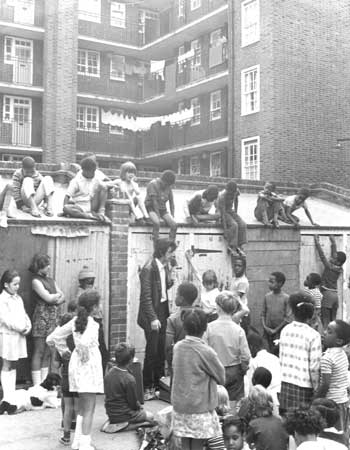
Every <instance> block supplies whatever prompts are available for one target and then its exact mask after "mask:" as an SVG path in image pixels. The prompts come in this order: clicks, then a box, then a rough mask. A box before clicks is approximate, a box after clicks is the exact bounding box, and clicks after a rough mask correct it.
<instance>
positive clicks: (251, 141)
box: [241, 136, 260, 180]
mask: <svg viewBox="0 0 350 450" xmlns="http://www.w3.org/2000/svg"><path fill="white" fill-rule="evenodd" d="M252 145H256V160H257V162H256V166H257V167H256V176H255V177H251V174H250V170H249V171H248V169H250V166H248V165H246V151H247V150H248V151H250V149H249V148H247V146H252ZM248 156H249V155H248ZM241 176H242V179H244V180H260V136H252V137H249V138H244V139H242V148H241Z"/></svg>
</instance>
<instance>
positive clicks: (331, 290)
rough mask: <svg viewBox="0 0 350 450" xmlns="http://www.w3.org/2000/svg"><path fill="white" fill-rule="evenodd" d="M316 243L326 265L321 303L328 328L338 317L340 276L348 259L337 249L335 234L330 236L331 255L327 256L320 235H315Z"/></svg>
mask: <svg viewBox="0 0 350 450" xmlns="http://www.w3.org/2000/svg"><path fill="white" fill-rule="evenodd" d="M314 239H315V245H316V249H317V252H318V254H319V256H320V259H321V261H322V263H323V265H324V271H323V274H322V276H321V280H322V288H321V291H322V295H323V298H322V304H321V318H322V325H323V328H324V329H326V328H327V326H328V324H329V322H332V321H333V320H335V319H336V318H337V311H338V306H339V299H338V278H339V276H340V275H341V274H342V273H343V268H342V266H343V264H344V263H345V261H346V254H345V253H344V252H338V251H337V244H336V242H335V238H334V236H329V240H330V241H331V257H330V258H329V260H328V259H327V258H326V256H325V254H324V252H323V250H322V247H321V244H320V237H319V236H318V235H315V236H314Z"/></svg>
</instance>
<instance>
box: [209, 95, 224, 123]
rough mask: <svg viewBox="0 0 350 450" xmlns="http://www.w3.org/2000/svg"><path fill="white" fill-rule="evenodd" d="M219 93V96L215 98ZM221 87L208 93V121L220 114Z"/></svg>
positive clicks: (215, 118)
mask: <svg viewBox="0 0 350 450" xmlns="http://www.w3.org/2000/svg"><path fill="white" fill-rule="evenodd" d="M218 95H219V98H215V97H216V96H218ZM221 97H222V94H221V89H219V90H217V91H213V92H211V93H210V121H213V120H219V119H221V116H222V98H221Z"/></svg>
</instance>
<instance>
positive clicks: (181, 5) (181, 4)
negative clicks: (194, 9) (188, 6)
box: [177, 0, 185, 19]
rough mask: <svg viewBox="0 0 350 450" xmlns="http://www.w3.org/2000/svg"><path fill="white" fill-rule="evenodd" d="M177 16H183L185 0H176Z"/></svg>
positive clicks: (180, 17) (179, 17)
mask: <svg viewBox="0 0 350 450" xmlns="http://www.w3.org/2000/svg"><path fill="white" fill-rule="evenodd" d="M177 17H178V19H182V18H183V17H185V0H177Z"/></svg>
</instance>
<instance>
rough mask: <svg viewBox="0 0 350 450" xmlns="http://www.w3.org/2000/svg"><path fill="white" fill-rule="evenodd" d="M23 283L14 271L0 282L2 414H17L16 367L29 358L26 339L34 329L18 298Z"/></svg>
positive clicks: (0, 408)
mask: <svg viewBox="0 0 350 450" xmlns="http://www.w3.org/2000/svg"><path fill="white" fill-rule="evenodd" d="M20 280H21V279H20V277H19V275H18V272H16V271H15V270H6V271H5V272H4V274H3V275H2V277H1V280H0V291H1V294H0V357H1V358H2V361H3V363H2V369H1V386H2V389H3V392H4V396H3V399H2V403H1V405H0V414H4V412H7V413H8V414H14V413H15V412H16V409H17V408H16V406H15V405H13V404H11V399H12V396H13V394H14V392H15V390H16V364H17V361H18V360H19V359H21V358H26V357H27V341H26V338H25V336H26V335H27V334H28V333H29V332H30V330H31V328H32V325H31V322H30V319H29V317H28V315H27V314H26V312H25V309H24V306H23V301H22V299H21V297H20V296H19V295H17V292H18V289H19V283H20Z"/></svg>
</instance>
